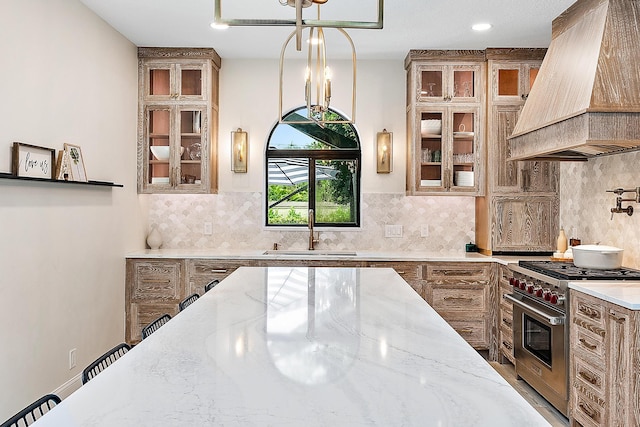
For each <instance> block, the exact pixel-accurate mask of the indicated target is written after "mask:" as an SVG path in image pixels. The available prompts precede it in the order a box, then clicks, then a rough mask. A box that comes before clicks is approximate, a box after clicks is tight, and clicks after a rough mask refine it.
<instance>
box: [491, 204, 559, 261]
mask: <svg viewBox="0 0 640 427" xmlns="http://www.w3.org/2000/svg"><path fill="white" fill-rule="evenodd" d="M493 203H494V207H495V211H494V212H493V218H492V224H493V230H492V231H493V233H492V235H493V250H494V251H514V250H516V251H517V250H530V251H549V252H552V251H553V250H554V249H555V244H556V242H555V232H556V230H557V229H558V225H557V221H558V199H557V197H536V198H533V197H521V196H517V197H496V198H495V199H494V201H493Z"/></svg>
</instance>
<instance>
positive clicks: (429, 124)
mask: <svg viewBox="0 0 640 427" xmlns="http://www.w3.org/2000/svg"><path fill="white" fill-rule="evenodd" d="M420 133H421V134H422V135H423V136H424V135H428V134H431V135H440V134H441V133H442V120H434V119H429V120H421V121H420Z"/></svg>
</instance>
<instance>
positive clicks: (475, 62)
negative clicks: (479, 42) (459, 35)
mask: <svg viewBox="0 0 640 427" xmlns="http://www.w3.org/2000/svg"><path fill="white" fill-rule="evenodd" d="M405 67H406V69H407V87H408V90H407V94H408V100H407V142H408V148H407V181H406V183H407V194H410V195H415V196H419V195H455V194H459V195H469V196H478V195H482V193H483V191H484V188H485V185H484V181H485V180H484V176H485V173H484V171H483V167H484V162H485V154H484V133H485V131H484V121H485V104H486V102H485V100H486V73H487V72H486V70H487V68H486V60H485V54H484V51H479V50H466V51H457V50H456V51H454V50H411V51H409V55H408V56H407V58H406V59H405Z"/></svg>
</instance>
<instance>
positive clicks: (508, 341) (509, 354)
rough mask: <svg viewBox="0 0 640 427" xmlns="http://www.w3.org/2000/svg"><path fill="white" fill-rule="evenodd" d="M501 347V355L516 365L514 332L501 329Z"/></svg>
mask: <svg viewBox="0 0 640 427" xmlns="http://www.w3.org/2000/svg"><path fill="white" fill-rule="evenodd" d="M499 345H500V351H501V353H502V354H504V355H505V356H506V358H507V359H509V361H510V362H511V363H513V364H514V365H515V360H516V359H515V358H514V356H513V332H512V331H511V330H508V329H506V328H500V342H499Z"/></svg>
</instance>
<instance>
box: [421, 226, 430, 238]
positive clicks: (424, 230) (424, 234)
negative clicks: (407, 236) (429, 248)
mask: <svg viewBox="0 0 640 427" xmlns="http://www.w3.org/2000/svg"><path fill="white" fill-rule="evenodd" d="M420 237H429V226H428V225H423V226H421V227H420Z"/></svg>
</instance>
